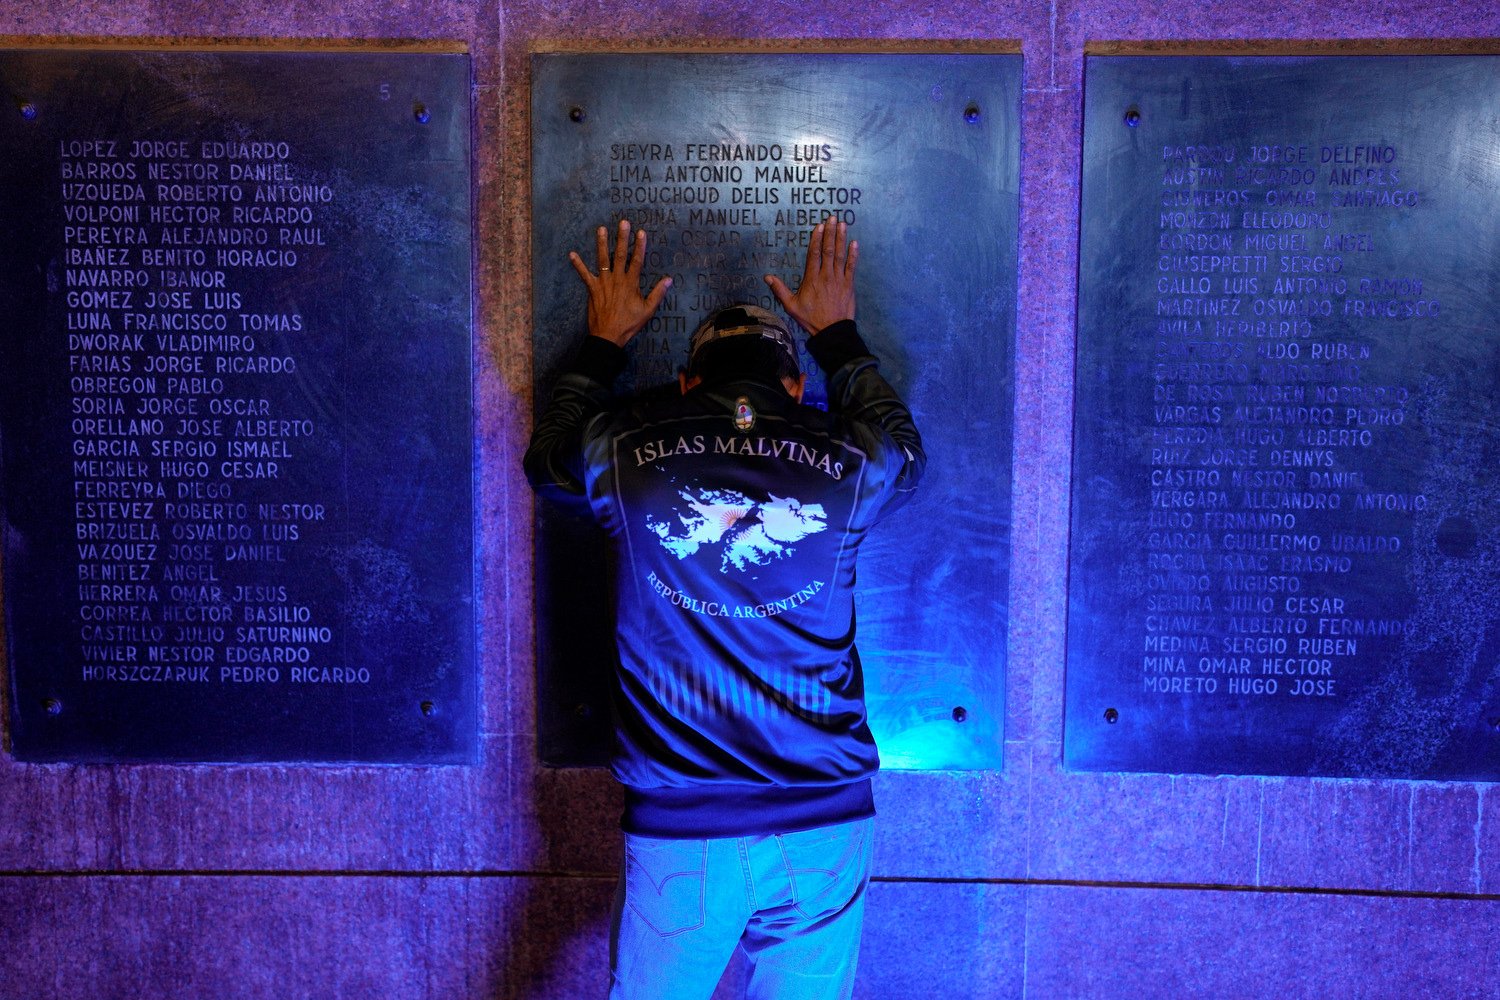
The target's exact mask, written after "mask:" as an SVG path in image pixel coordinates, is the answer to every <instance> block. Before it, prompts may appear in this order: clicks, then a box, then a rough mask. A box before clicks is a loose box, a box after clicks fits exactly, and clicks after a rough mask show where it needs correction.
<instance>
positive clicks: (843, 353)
mask: <svg viewBox="0 0 1500 1000" xmlns="http://www.w3.org/2000/svg"><path fill="white" fill-rule="evenodd" d="M645 251H646V234H645V233H644V232H637V233H636V234H635V239H634V244H633V249H632V241H631V230H630V224H629V223H628V222H625V221H621V223H620V227H619V233H618V236H617V238H616V242H615V247H614V250H613V254H612V255H611V253H610V248H609V240H608V233H607V231H606V230H605V228H604V227H600V229H599V230H598V234H597V253H598V269H599V271H598V273H597V274H595V273H593V272H592V271H590V270H589V268H588V267H587V266H586V265H585V264H584V263H583V261H582V259H581V258H580V257H579V256H578V254H576V253H575V254H571V255H570V258H571V260H572V263H573V266H574V268H575V269H576V270H577V271H578V274H579V276H580V277H581V278H582V279H583V282H584V284H585V285H586V286H587V288H588V328H589V336H588V337H587V338H585V341H584V344H583V347H582V349H581V350H580V352H579V354H578V357H577V359H576V361H575V362H574V364H573V366H572V368H571V370H570V371H569V372H568V373H566V374H565V375H563V376H562V378H561V379H560V380H559V382H558V385H557V387H556V389H555V391H554V393H553V395H552V399H551V402H550V403H549V405H548V407H547V409H546V411H545V412H544V413H543V414H542V416H541V418H540V419H539V420H538V422H537V426H536V429H535V431H534V433H533V434H532V440H531V447H530V448H529V449H528V450H527V453H526V460H525V465H526V472H527V476H528V478H529V479H530V480H531V483H532V485H533V486H534V487H535V488H537V489H538V490H541V491H545V490H548V489H561V490H565V491H573V492H578V491H582V492H584V493H586V495H587V497H588V500H589V503H590V505H591V507H592V509H593V512H594V515H595V516H596V517H597V518H598V519H599V521H600V522H601V523H602V524H603V525H604V527H605V528H606V529H608V531H609V534H610V535H611V537H612V539H613V542H614V544H615V547H616V551H617V555H618V559H617V575H616V587H615V589H616V616H617V644H618V647H619V653H620V665H619V672H618V675H617V679H618V684H617V685H616V688H615V691H614V708H615V730H616V741H615V742H616V749H615V757H614V762H613V770H614V773H615V775H616V777H618V778H619V779H620V781H621V782H623V783H624V785H625V813H624V816H623V818H622V822H621V825H622V826H623V827H624V830H625V835H626V837H625V853H626V856H625V871H624V875H623V878H622V879H621V889H620V892H619V894H618V897H617V900H616V913H615V920H614V925H613V928H612V931H611V942H610V944H611V949H610V950H611V955H610V958H611V961H610V965H611V976H612V987H611V992H610V996H611V998H613V1000H640V998H661V1000H668V998H670V1000H694V998H703V1000H707V998H708V997H709V996H710V995H711V994H712V993H713V991H714V987H715V985H716V984H717V982H718V980H719V977H720V975H721V974H722V972H723V970H724V968H725V966H726V965H727V963H728V961H729V959H730V957H731V956H732V954H733V951H734V949H735V947H736V946H740V947H743V949H744V951H745V953H746V955H747V957H748V959H749V962H750V966H751V973H750V982H749V993H748V995H749V996H750V997H752V998H772V997H774V998H778V1000H787V998H830V1000H832V998H847V997H849V996H850V994H851V991H852V989H853V982H854V967H855V959H856V957H857V955H858V948H859V935H860V927H861V923H862V921H863V917H864V892H865V886H866V884H867V881H868V878H869V871H868V868H869V858H870V848H871V840H870V832H871V818H872V817H873V815H874V804H873V800H872V798H871V792H870V776H871V774H873V773H874V772H875V770H876V768H877V767H878V766H879V758H878V756H877V754H876V750H875V744H874V740H873V739H872V738H871V736H870V730H869V726H868V725H867V724H866V715H865V705H864V686H863V678H862V675H861V672H860V663H859V655H858V653H857V652H856V650H855V648H854V631H855V625H854V603H853V592H854V566H855V556H856V554H857V552H858V549H859V546H860V543H861V542H862V541H863V539H864V537H865V535H866V533H867V532H868V531H869V530H870V528H871V527H872V526H873V525H874V523H875V522H876V520H877V519H878V518H879V517H880V516H881V515H883V514H885V513H887V512H888V511H890V510H891V509H893V508H894V507H896V506H897V505H899V504H900V503H901V502H902V501H903V500H904V499H906V498H907V497H908V496H909V495H910V494H911V492H912V491H913V490H914V489H915V487H916V484H917V480H918V479H919V478H920V476H921V474H922V469H923V466H924V464H925V461H926V458H925V456H924V454H923V452H922V443H921V438H920V437H919V436H918V434H917V431H916V428H915V426H914V425H913V423H912V420H911V414H910V412H909V411H908V410H907V408H906V406H905V405H904V404H903V403H902V402H901V400H900V399H899V398H898V397H897V395H896V393H895V392H894V391H893V390H892V389H891V387H890V386H889V385H888V384H887V383H886V382H885V380H884V379H883V378H881V376H880V374H879V372H878V370H877V368H876V361H875V358H874V357H872V356H871V355H870V352H869V350H868V349H867V348H866V347H865V345H864V343H863V341H861V339H860V337H859V334H858V332H857V330H856V327H855V324H854V306H855V294H854V273H855V265H856V262H857V260H858V256H859V245H858V244H857V243H849V242H848V241H847V227H846V225H845V224H844V223H842V222H839V223H834V222H832V221H830V220H824V222H823V223H822V224H821V225H819V226H817V227H816V228H815V229H814V230H813V231H812V237H811V243H810V245H809V247H808V251H807V262H806V267H805V269H804V271H803V275H802V281H801V284H800V286H799V287H798V289H797V291H796V292H792V291H790V290H789V289H788V288H787V287H786V286H785V285H784V284H783V283H782V282H781V280H780V279H779V278H776V277H774V276H770V275H767V277H766V281H767V283H768V284H769V285H770V287H771V290H772V292H773V293H774V294H775V296H776V298H777V300H778V301H779V302H780V303H781V304H782V306H783V307H784V308H785V310H786V312H787V314H788V315H790V316H791V317H792V318H793V319H794V320H796V321H797V323H798V324H800V325H801V326H802V327H803V328H804V329H805V330H807V331H808V332H809V333H810V334H811V339H810V340H809V341H808V349H809V351H810V352H811V353H812V355H813V357H814V358H815V359H816V360H817V361H818V363H819V365H821V366H822V368H823V369H824V370H825V371H826V372H827V374H828V404H829V405H828V412H826V413H825V412H823V411H821V410H818V409H816V408H814V407H811V406H804V405H802V403H801V400H802V392H803V387H804V383H805V381H806V377H805V376H804V375H803V374H802V373H801V372H800V370H799V366H798V363H797V349H796V342H795V340H793V338H792V336H791V334H790V332H789V331H788V330H787V329H786V327H785V326H784V325H783V323H782V322H781V320H780V319H778V318H777V317H776V316H775V315H774V314H772V313H770V312H767V311H765V310H761V309H757V308H755V307H753V306H741V307H732V308H730V309H725V310H720V311H719V312H717V313H715V314H714V315H713V316H711V317H709V319H708V320H707V321H705V322H704V324H703V325H702V326H700V327H699V328H698V330H697V332H696V333H694V334H693V337H692V341H691V348H690V356H689V360H688V364H687V369H686V371H684V372H683V373H681V374H680V375H679V385H678V387H677V389H678V391H676V392H672V393H653V394H649V395H648V396H645V397H642V398H641V399H638V400H636V401H635V402H634V403H632V404H630V405H627V406H625V407H624V408H622V409H613V410H612V409H611V408H610V392H609V389H610V386H611V384H612V383H613V382H614V379H615V377H616V376H617V375H618V374H619V372H620V371H621V370H622V369H623V368H624V365H625V352H624V350H623V348H624V347H625V345H626V344H628V343H629V342H630V340H631V338H632V337H634V336H635V334H636V333H637V332H638V331H639V330H640V329H641V328H642V327H643V326H645V324H646V322H647V321H648V320H649V319H650V318H651V316H652V315H653V314H654V313H655V311H656V308H657V306H658V305H659V304H660V302H661V300H662V297H663V295H664V294H665V293H666V289H667V288H668V287H669V286H670V284H671V281H670V279H668V278H662V279H661V280H660V281H658V282H657V283H656V284H655V286H654V287H653V288H652V289H651V291H650V292H649V293H648V294H647V295H645V296H642V294H641V290H640V289H641V265H642V261H643V260H644V258H645Z"/></svg>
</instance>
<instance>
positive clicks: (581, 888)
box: [485, 764, 623, 1000]
mask: <svg viewBox="0 0 1500 1000" xmlns="http://www.w3.org/2000/svg"><path fill="white" fill-rule="evenodd" d="M532 768H533V770H532V775H531V777H532V781H531V788H530V790H529V792H530V799H531V804H532V808H533V810H534V813H533V815H532V816H531V817H530V824H531V829H530V830H529V831H527V834H523V836H526V835H529V836H531V837H532V838H534V842H533V845H532V849H531V850H530V851H527V852H524V856H527V857H529V858H530V859H531V861H532V864H531V865H530V867H531V869H532V870H533V871H537V872H545V873H547V874H539V875H524V876H519V877H516V878H514V879H507V881H508V882H511V883H512V889H511V891H510V892H509V893H508V894H507V896H506V899H505V906H504V912H503V913H502V915H501V927H500V931H501V940H500V943H499V944H500V967H499V968H498V969H495V970H494V973H493V974H492V977H491V988H490V990H489V991H488V992H487V993H486V994H485V995H486V996H488V997H494V998H504V1000H582V998H590V997H598V998H600V1000H603V998H604V997H605V996H606V995H607V994H608V991H609V925H610V917H611V914H612V908H613V904H614V894H615V884H616V881H617V873H618V871H619V868H620V863H621V857H622V850H623V848H622V845H623V840H622V836H621V833H620V830H619V817H620V809H621V802H620V794H619V790H618V788H617V787H616V786H615V783H614V780H613V778H612V777H611V776H610V775H609V773H608V772H607V771H604V770H602V769H599V768H587V769H579V768H569V769H552V768H544V767H541V766H539V765H535V764H533V765H532Z"/></svg>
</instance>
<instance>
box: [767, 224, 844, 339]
mask: <svg viewBox="0 0 1500 1000" xmlns="http://www.w3.org/2000/svg"><path fill="white" fill-rule="evenodd" d="M848 234H849V225H848V223H846V222H837V223H836V222H834V221H833V220H832V219H831V218H825V219H824V220H823V221H822V222H820V223H818V224H817V225H816V226H814V227H813V231H812V239H811V240H810V241H809V242H808V244H807V263H806V265H805V266H804V267H803V268H802V281H801V283H800V284H799V285H798V286H797V291H796V293H795V294H794V293H793V292H792V291H791V289H789V288H787V287H786V285H785V284H784V283H783V282H782V280H781V279H780V278H778V277H777V276H776V275H774V274H768V275H766V284H768V285H770V286H771V291H772V292H773V293H775V295H776V300H777V301H778V302H780V303H781V307H782V308H783V309H785V310H786V311H787V315H788V316H790V317H792V319H794V320H796V321H797V323H798V324H799V325H801V327H802V329H804V330H806V331H807V332H808V334H810V335H812V336H816V335H817V334H818V333H819V332H820V331H822V330H826V329H827V328H828V327H830V326H832V325H833V324H835V323H837V322H839V321H840V320H846V319H853V318H854V265H855V264H856V263H857V262H858V260H859V244H858V243H848V242H846V241H847V239H848Z"/></svg>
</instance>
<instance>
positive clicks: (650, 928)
mask: <svg viewBox="0 0 1500 1000" xmlns="http://www.w3.org/2000/svg"><path fill="white" fill-rule="evenodd" d="M873 827H874V820H873V819H862V820H856V821H854V822H852V823H840V824H838V825H836V826H825V827H819V828H818V829H815V830H804V831H800V832H798V833H782V834H767V835H765V836H755V837H725V838H714V839H710V840H659V839H656V838H654V837H637V836H634V835H632V834H626V835H625V873H624V876H623V877H622V878H621V880H620V888H619V890H618V891H617V892H616V893H615V917H614V924H613V926H612V927H611V929H610V942H609V943H610V949H609V950H610V954H609V959H610V961H609V964H610V978H611V982H610V991H609V996H610V1000H709V997H711V996H712V995H713V992H714V987H715V986H717V985H718V982H719V977H720V976H721V975H723V972H724V968H725V966H727V965H728V964H729V959H730V958H731V957H732V956H733V954H734V949H735V948H736V947H737V946H738V947H741V948H743V949H744V950H745V955H746V957H747V958H748V960H749V964H750V982H749V985H748V987H747V990H746V997H747V998H748V1000H773V998H774V1000H849V997H850V996H851V995H852V994H853V991H854V966H855V962H856V960H857V959H858V958H859V936H860V929H861V927H862V926H863V924H864V916H865V887H866V885H868V884H869V880H870V850H871V847H872V846H873V845H872V842H871V841H872V837H871V832H872V829H873Z"/></svg>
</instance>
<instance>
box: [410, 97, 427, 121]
mask: <svg viewBox="0 0 1500 1000" xmlns="http://www.w3.org/2000/svg"><path fill="white" fill-rule="evenodd" d="M411 116H412V117H413V118H415V119H416V120H417V122H418V123H419V124H421V125H426V124H427V123H428V122H430V121H432V112H430V111H428V110H427V105H425V104H423V103H421V102H420V101H419V102H417V103H416V104H414V105H412V109H411Z"/></svg>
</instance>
